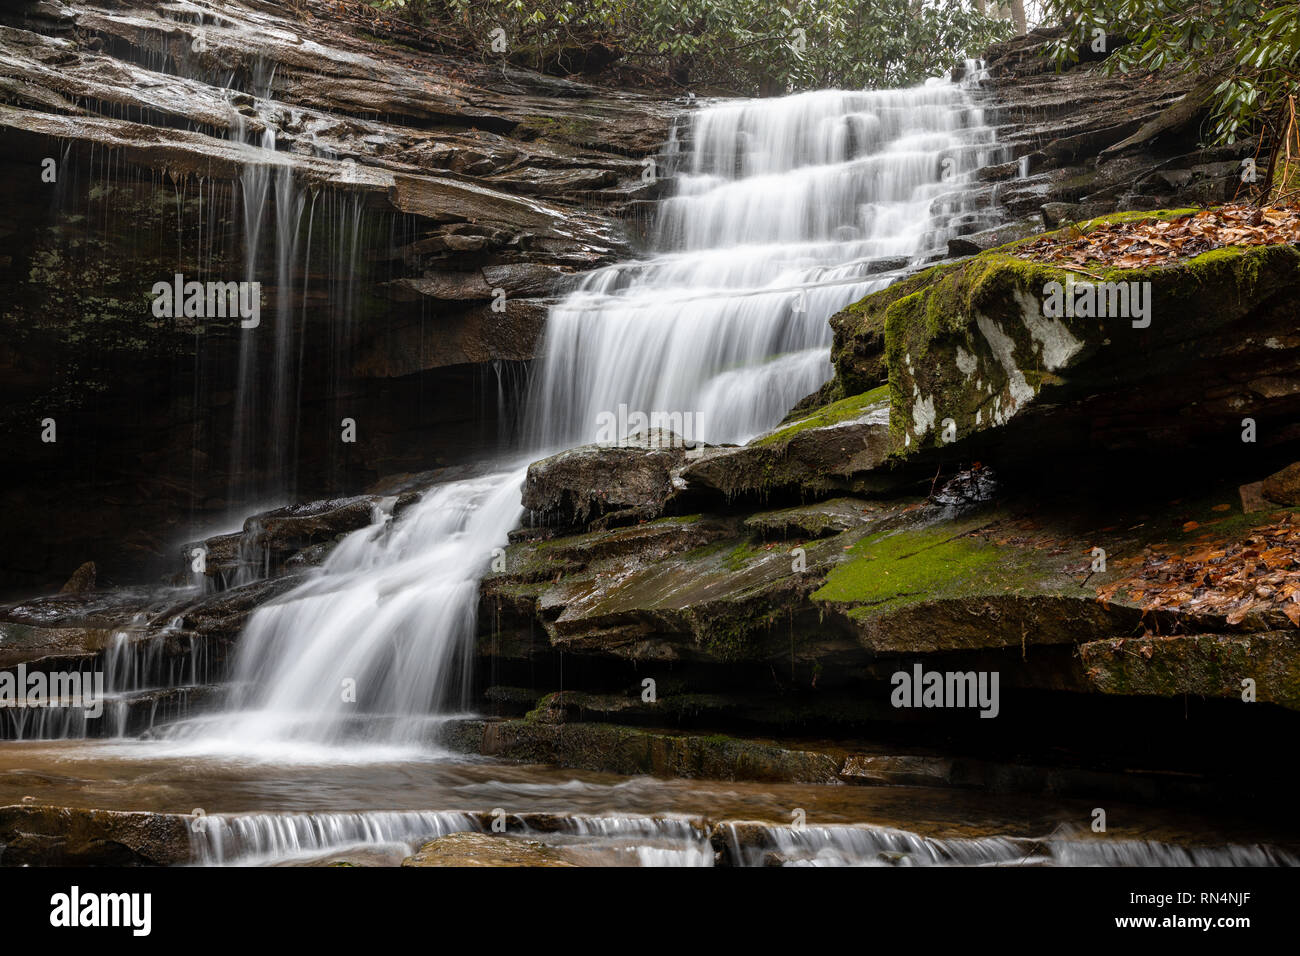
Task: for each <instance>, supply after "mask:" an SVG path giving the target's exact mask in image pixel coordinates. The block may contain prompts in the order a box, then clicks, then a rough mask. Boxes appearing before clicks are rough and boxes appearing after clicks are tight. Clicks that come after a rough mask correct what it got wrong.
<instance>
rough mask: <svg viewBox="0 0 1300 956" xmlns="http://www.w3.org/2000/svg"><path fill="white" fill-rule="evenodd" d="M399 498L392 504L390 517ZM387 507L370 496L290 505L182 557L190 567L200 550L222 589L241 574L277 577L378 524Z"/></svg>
mask: <svg viewBox="0 0 1300 956" xmlns="http://www.w3.org/2000/svg"><path fill="white" fill-rule="evenodd" d="M397 500H398V499H397V497H396V496H394V497H393V498H392V499H390V500H388V501H387V513H388V514H391V513H392V511H393V508H394V506H395V504H396V502H397ZM382 503H383V502H382V499H379V498H375V497H372V496H368V495H367V496H358V497H353V498H338V499H332V500H327V501H313V502H307V503H305V504H297V505H287V506H285V507H283V508H276V509H274V510H272V511H264V512H261V513H259V514H256V515H253V516H251V517H249V518H248V519H247V520H246V521H245V522H244V529H243V531H241V532H238V533H234V534H224V535H217V536H215V537H212V538H208V539H206V540H205V541H202V542H194V543H192V544H187V545H185V546H184V548H183V549H182V555H183V558H184V560H185V563H186V564H191V559H192V557H193V553H194V551H195V550H196V549H201V550H202V552H203V555H204V574H205V576H207V577H208V578H210V579H212V580H213V581H214V582H216V583H217V584H219V585H220V586H222V587H225V586H228V585H230V584H234V583H240V573H241V572H242V573H243V579H244V580H251V579H253V578H262V577H268V576H274V575H275V574H278V573H279V572H280V570H281V569H282V568H283V567H284V566H285V565H286V563H287V562H288V561H289V559H290V558H292V557H294V556H295V555H297V554H299V553H300V552H302V551H304V550H306V549H309V548H311V547H313V546H316V545H322V544H332V543H334V542H336V541H337V540H339V539H340V538H342V537H343V536H344V535H346V534H348V533H350V532H353V531H357V530H359V529H361V528H365V527H367V526H369V525H371V524H373V523H374V521H375V517H376V514H375V513H376V510H377V509H378V508H380V507H381V505H382ZM308 563H318V562H315V561H313V562H308Z"/></svg>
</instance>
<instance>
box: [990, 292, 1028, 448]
mask: <svg viewBox="0 0 1300 956" xmlns="http://www.w3.org/2000/svg"><path fill="white" fill-rule="evenodd" d="M975 324H976V325H978V326H979V330H980V332H982V333H983V335H984V339H985V341H987V342H988V343H989V348H990V349H992V351H993V357H994V358H996V359H997V360H998V364H1000V365H1001V366H1002V369H1003V371H1005V372H1006V373H1007V400H1008V408H1007V409H1006V411H1005V413H1004V412H1003V411H1002V410H1001V407H1000V406H999V410H998V413H997V414H996V415H995V417H994V421H995V424H998V425H1001V424H1002V423H1003V422H1004V421H1006V419H1008V418H1010V417H1011V416H1012V415H1014V414H1015V413H1016V411H1017V409H1019V407H1020V406H1021V405H1024V404H1026V403H1028V402H1030V401H1032V400H1033V398H1034V395H1035V392H1034V387H1033V386H1032V385H1030V384H1029V382H1028V381H1027V380H1026V379H1025V373H1024V372H1022V371H1020V366H1019V365H1017V364H1016V343H1015V340H1014V339H1012V338H1011V336H1009V335H1007V334H1006V333H1005V332H1003V331H1002V328H1001V326H999V325H998V324H997V323H996V322H994V321H993V320H992V319H990V318H988V317H987V316H983V315H979V316H976V317H975Z"/></svg>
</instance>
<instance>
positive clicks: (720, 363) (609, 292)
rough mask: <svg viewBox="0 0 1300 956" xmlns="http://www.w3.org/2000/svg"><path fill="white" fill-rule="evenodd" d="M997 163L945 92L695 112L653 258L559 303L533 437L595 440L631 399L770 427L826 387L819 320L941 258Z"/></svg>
mask: <svg viewBox="0 0 1300 956" xmlns="http://www.w3.org/2000/svg"><path fill="white" fill-rule="evenodd" d="M998 158H1000V154H999V153H998V147H997V146H996V144H995V142H994V135H993V130H992V129H991V128H990V127H989V126H987V125H986V124H985V122H984V117H983V112H982V110H981V109H980V107H979V106H978V105H976V103H975V102H974V101H973V100H972V98H971V96H970V94H969V92H968V91H967V90H966V89H964V88H963V87H961V86H958V85H954V84H952V83H946V82H938V81H935V82H932V83H930V84H928V85H926V86H923V87H920V88H917V89H909V90H890V91H880V92H849V91H841V90H821V91H817V92H812V93H803V94H799V95H797V96H789V97H785V98H782V99H774V100H745V101H740V102H727V103H721V104H718V105H715V106H711V107H707V108H704V109H701V110H699V111H698V112H695V113H693V114H690V115H689V116H688V117H687V118H686V119H685V121H684V122H683V123H681V124H680V125H679V127H678V129H677V130H675V132H674V142H673V143H672V144H670V148H669V150H668V158H667V160H666V163H665V165H667V166H668V170H667V171H668V172H669V173H670V174H672V176H673V184H674V186H675V189H674V192H673V194H672V195H671V197H670V198H668V199H666V200H665V201H664V202H663V203H662V204H661V209H660V211H659V216H658V220H657V223H656V226H655V229H654V233H653V240H652V242H653V247H654V249H655V252H656V254H655V255H653V256H652V257H651V258H649V259H646V260H639V261H634V262H627V263H620V264H618V265H614V266H610V267H608V268H605V269H601V270H598V271H595V272H593V273H590V274H589V275H587V276H586V277H585V278H584V279H583V281H582V283H581V285H580V286H579V288H578V289H577V290H576V291H575V292H574V293H573V294H571V295H570V296H569V297H568V298H566V299H565V300H564V301H563V302H562V303H561V304H559V305H558V306H557V307H556V308H554V309H552V311H551V314H550V317H549V320H548V323H547V333H546V342H545V352H544V355H543V357H542V359H541V363H540V366H541V367H540V370H539V372H538V374H537V375H536V377H535V379H534V390H533V395H532V407H531V410H530V413H531V418H530V421H531V428H530V432H531V436H530V437H532V438H534V439H535V440H538V441H539V443H540V444H541V445H543V446H547V447H560V446H564V445H572V444H576V443H578V442H581V441H588V440H590V439H591V436H592V432H593V431H594V429H595V427H596V426H595V423H596V421H597V418H598V416H599V415H601V413H602V412H607V411H611V410H614V409H616V408H618V406H619V405H620V404H626V405H627V406H628V408H629V409H633V410H637V411H640V412H643V413H645V414H646V415H647V416H649V415H652V414H654V413H661V414H665V415H675V414H677V413H680V414H681V415H682V416H683V417H682V418H681V419H675V418H674V419H670V420H684V421H695V422H702V426H701V428H699V429H697V430H696V432H697V433H696V434H695V435H693V436H691V437H693V438H697V439H704V440H707V441H713V442H718V441H744V440H746V439H749V438H752V437H753V436H754V435H756V434H758V433H759V432H761V431H763V430H765V429H768V428H770V427H772V426H773V425H775V424H776V423H777V422H778V421H780V419H781V417H782V416H783V415H785V414H786V412H788V411H789V409H790V407H791V406H792V405H794V404H795V403H796V402H797V401H799V400H800V399H801V398H803V397H804V396H806V395H808V394H810V393H811V392H813V391H815V390H816V389H817V388H818V387H819V386H820V385H821V384H822V383H823V382H825V381H826V380H827V379H828V378H829V377H830V374H831V366H830V361H829V349H830V344H831V329H830V327H829V326H828V325H827V321H826V320H827V319H828V318H829V317H830V316H831V315H833V314H834V313H835V312H837V311H838V310H840V309H842V308H843V307H844V306H846V305H849V304H850V303H852V302H855V301H857V300H858V299H860V298H862V297H863V296H864V295H866V294H867V293H868V292H871V291H873V290H875V289H879V288H883V287H884V286H885V285H888V284H889V283H890V282H891V281H893V280H894V279H896V278H898V276H899V274H900V272H901V271H902V270H904V269H907V268H908V267H911V266H914V265H915V264H917V263H919V262H923V261H925V260H927V259H929V258H934V257H941V256H944V255H946V254H947V252H946V246H947V239H948V238H949V237H950V236H951V235H952V234H953V229H954V223H955V221H956V220H958V219H959V218H962V217H967V218H969V217H970V216H971V215H972V214H973V213H974V210H973V209H972V208H970V207H971V206H972V205H973V200H972V199H971V196H970V193H969V190H968V188H967V181H968V179H969V176H970V174H971V173H972V172H973V171H974V170H975V169H977V168H978V167H979V166H981V165H984V164H986V163H988V162H992V161H995V160H996V159H998ZM989 215H991V213H989Z"/></svg>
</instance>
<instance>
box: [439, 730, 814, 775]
mask: <svg viewBox="0 0 1300 956" xmlns="http://www.w3.org/2000/svg"><path fill="white" fill-rule="evenodd" d="M476 735H477V736H479V737H480V739H479V743H478V746H477V747H476V748H475V751H474V752H477V753H482V754H484V755H487V756H494V757H501V758H505V759H509V760H522V761H527V762H529V763H550V764H555V765H557V766H561V767H572V768H575V769H585V770H600V771H606V772H610V773H623V774H642V773H648V774H654V775H656V776H664V777H707V778H710V779H715V780H759V781H772V782H778V781H780V782H788V783H830V782H833V781H834V780H835V779H836V775H837V774H838V772H839V767H840V764H839V761H838V760H837V759H836V758H835V757H832V756H830V755H828V754H824V753H815V752H811V751H800V750H788V749H784V748H781V747H775V746H772V745H770V744H764V743H759V742H756V741H749V740H744V739H740V738H733V737H725V736H716V735H715V736H711V737H698V736H690V735H676V734H662V733H653V732H649V731H645V730H639V729H635V728H631V727H621V726H615V725H611V724H586V723H582V724H553V723H542V722H538V721H531V720H507V721H479V722H465V725H464V727H463V728H462V729H461V731H460V732H459V733H458V734H457V736H456V740H457V741H459V742H460V743H461V744H470V745H472V744H473V741H474V738H475V736H476Z"/></svg>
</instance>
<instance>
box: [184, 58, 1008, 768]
mask: <svg viewBox="0 0 1300 956" xmlns="http://www.w3.org/2000/svg"><path fill="white" fill-rule="evenodd" d="M996 149H997V147H996V145H995V143H994V137H993V132H992V130H991V129H990V128H989V127H988V126H987V125H985V123H984V120H983V114H982V111H981V110H980V108H979V107H978V105H977V104H976V103H975V102H974V100H973V98H972V96H971V94H970V92H969V91H968V90H967V89H965V88H963V87H961V86H958V85H955V84H952V83H947V82H940V81H935V82H932V83H930V84H928V85H926V86H924V87H920V88H917V89H911V90H901V91H889V92H845V91H838V90H829V91H823V92H816V93H806V94H801V95H798V96H791V97H787V98H784V99H774V100H752V101H743V102H725V103H721V104H718V105H714V106H710V107H707V108H705V109H702V110H700V111H698V112H696V113H693V114H691V115H690V116H689V117H688V119H687V121H686V123H685V124H684V125H683V126H682V127H681V128H680V129H679V130H678V133H677V134H676V135H675V138H674V142H673V144H671V145H670V150H669V158H668V165H669V167H670V168H669V171H670V172H672V173H674V178H675V183H676V189H675V193H674V194H673V196H672V197H671V198H669V199H668V200H667V201H666V202H664V203H663V207H662V210H661V214H660V217H659V222H658V226H657V230H656V234H655V240H654V244H655V253H654V255H652V256H651V257H650V258H648V259H644V260H637V261H633V262H628V263H623V264H619V265H615V266H612V267H609V268H606V269H602V270H599V271H597V272H595V273H592V274H591V275H589V276H587V277H586V278H585V279H584V280H583V282H582V283H581V285H580V287H579V288H578V289H577V290H576V291H574V292H573V293H572V294H570V295H569V296H568V297H567V298H566V299H565V300H564V301H563V302H561V303H560V304H559V305H557V306H556V307H555V308H554V309H553V310H552V313H551V316H550V320H549V324H548V330H547V338H546V344H545V358H544V359H543V361H542V362H541V365H540V368H539V370H538V371H537V373H536V377H535V380H534V384H533V394H532V398H531V403H530V404H531V408H530V412H529V418H528V424H527V426H526V428H525V434H524V436H523V445H524V446H525V448H527V449H533V450H534V453H533V454H531V455H529V456H528V457H527V459H524V460H531V459H535V458H537V457H540V456H541V455H542V454H543V453H544V451H545V450H546V449H555V448H559V447H562V446H565V445H569V444H574V443H578V442H581V441H584V440H589V439H590V438H592V437H593V433H594V432H595V430H596V428H597V421H598V417H599V415H600V413H601V412H614V411H615V410H616V409H617V407H618V406H619V405H620V404H626V405H628V406H629V407H630V408H633V409H638V410H641V411H643V412H646V413H653V412H661V413H668V414H672V413H691V414H692V415H693V417H694V418H695V421H697V422H700V423H701V425H700V428H699V429H698V430H697V433H696V434H693V435H690V436H685V437H690V438H695V439H701V438H702V439H707V440H713V441H719V440H730V441H737V440H744V439H746V438H748V437H751V436H753V435H754V434H756V433H758V432H761V431H762V430H764V429H766V428H770V427H772V426H773V425H775V424H777V423H778V422H779V421H780V419H781V417H782V416H783V415H784V414H785V413H786V411H787V410H788V409H789V408H790V406H791V405H793V404H794V403H795V402H796V401H798V400H799V399H801V398H803V397H804V396H805V395H807V394H809V393H810V392H812V391H814V390H815V389H816V388H817V387H818V386H820V385H821V384H822V383H823V382H824V381H825V380H826V378H827V377H828V376H829V374H830V364H829V360H828V350H829V346H830V330H829V327H828V326H827V319H828V318H829V316H830V315H831V314H832V313H834V312H835V311H836V310H838V309H839V308H842V307H843V306H845V305H847V304H848V303H850V302H852V301H854V300H856V299H858V298H860V297H861V296H862V295H864V294H865V293H867V292H869V291H871V290H872V289H874V288H878V287H881V286H883V285H885V284H886V283H888V282H889V281H890V280H891V279H892V278H894V277H896V276H897V274H898V272H899V271H900V270H901V269H905V268H906V267H908V266H909V265H912V264H914V263H916V262H918V261H923V260H925V259H926V258H929V257H932V256H934V255H935V254H936V252H940V253H941V252H942V251H943V250H944V249H945V245H946V240H947V238H948V237H949V236H950V235H951V234H952V233H953V230H954V229H955V227H956V224H957V223H958V222H959V221H962V217H966V219H967V221H968V220H969V217H970V215H971V213H972V210H971V209H970V208H968V207H969V206H970V205H971V204H972V200H971V199H970V198H969V191H968V189H967V187H966V186H965V185H964V182H965V180H966V179H968V174H969V173H970V172H971V171H972V170H974V169H975V168H977V167H978V166H979V165H980V164H982V163H983V162H987V161H989V160H991V159H992V158H994V152H995V151H996ZM522 478H523V468H522V466H521V464H515V465H513V466H511V467H509V468H505V469H502V470H500V471H498V472H497V473H496V474H492V475H487V476H483V477H479V478H474V479H470V480H466V481H461V482H454V483H450V484H446V485H441V486H439V487H437V488H435V489H433V490H432V491H431V492H429V493H428V494H427V495H425V497H424V499H423V500H422V501H421V502H420V503H419V504H418V505H417V506H415V507H414V508H412V510H411V512H410V513H409V514H407V515H404V516H403V517H402V519H401V520H400V521H397V522H396V523H394V524H392V525H391V526H390V524H389V522H388V520H387V519H385V520H384V521H382V522H379V523H377V524H375V525H374V526H372V527H370V528H367V529H364V530H362V531H358V532H355V533H354V534H352V535H351V536H350V537H349V538H347V539H346V540H345V541H344V542H343V543H342V544H341V545H340V546H339V547H338V548H337V549H336V550H335V551H334V553H333V554H332V555H331V557H330V559H329V560H328V562H327V563H326V564H325V566H324V567H323V568H322V569H321V570H320V572H319V573H318V574H317V575H316V576H315V577H313V578H312V579H311V580H310V581H309V582H307V583H306V584H304V585H302V586H300V587H299V588H297V589H296V590H294V591H292V592H290V593H289V594H288V595H287V596H285V597H283V598H281V599H279V600H277V601H275V602H273V603H271V604H269V605H267V606H264V607H262V608H260V609H259V610H258V611H257V612H256V613H255V614H254V615H253V617H252V618H251V620H250V622H249V624H248V626H247V628H246V630H245V633H244V634H243V636H242V637H241V639H240V642H239V649H238V657H237V661H236V666H235V671H234V675H233V677H234V681H235V686H236V689H235V692H234V693H233V694H232V695H231V700H232V705H231V706H232V712H229V713H226V714H224V715H219V716H218V717H216V718H214V719H213V720H211V721H206V722H204V723H203V724H201V725H198V726H197V727H196V726H189V727H185V728H177V733H178V734H182V733H183V734H187V735H195V734H197V736H198V737H199V738H200V739H202V740H206V741H209V742H211V741H213V740H216V741H219V742H220V745H221V746H222V747H234V748H236V749H248V748H253V747H256V746H261V745H264V744H267V742H273V741H280V742H288V743H290V744H292V742H293V741H312V742H317V743H337V742H340V741H341V740H344V739H347V738H352V737H355V736H357V735H360V736H362V737H364V738H365V739H367V740H371V741H374V740H376V739H382V740H384V741H387V742H392V743H401V744H418V743H420V742H421V741H424V740H426V739H427V734H428V720H427V718H428V715H430V714H431V713H438V712H445V711H446V710H447V708H449V707H456V706H460V705H462V704H463V703H464V702H465V696H464V692H465V688H466V687H467V683H466V682H467V680H468V676H469V674H468V665H469V654H470V646H471V639H472V635H473V633H474V628H475V623H476V607H477V601H478V580H479V578H480V576H481V574H482V573H483V571H484V570H485V569H486V568H487V566H488V563H489V561H490V559H491V553H492V549H493V548H495V547H498V546H500V545H502V544H504V543H505V540H506V535H507V532H508V531H509V530H510V529H511V528H512V527H514V525H515V524H516V523H517V522H518V520H519V517H520V515H521V507H520V493H519V488H520V484H521V482H522ZM275 752H276V753H278V754H281V755H283V754H284V753H285V749H284V748H277V749H276V750H275Z"/></svg>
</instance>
